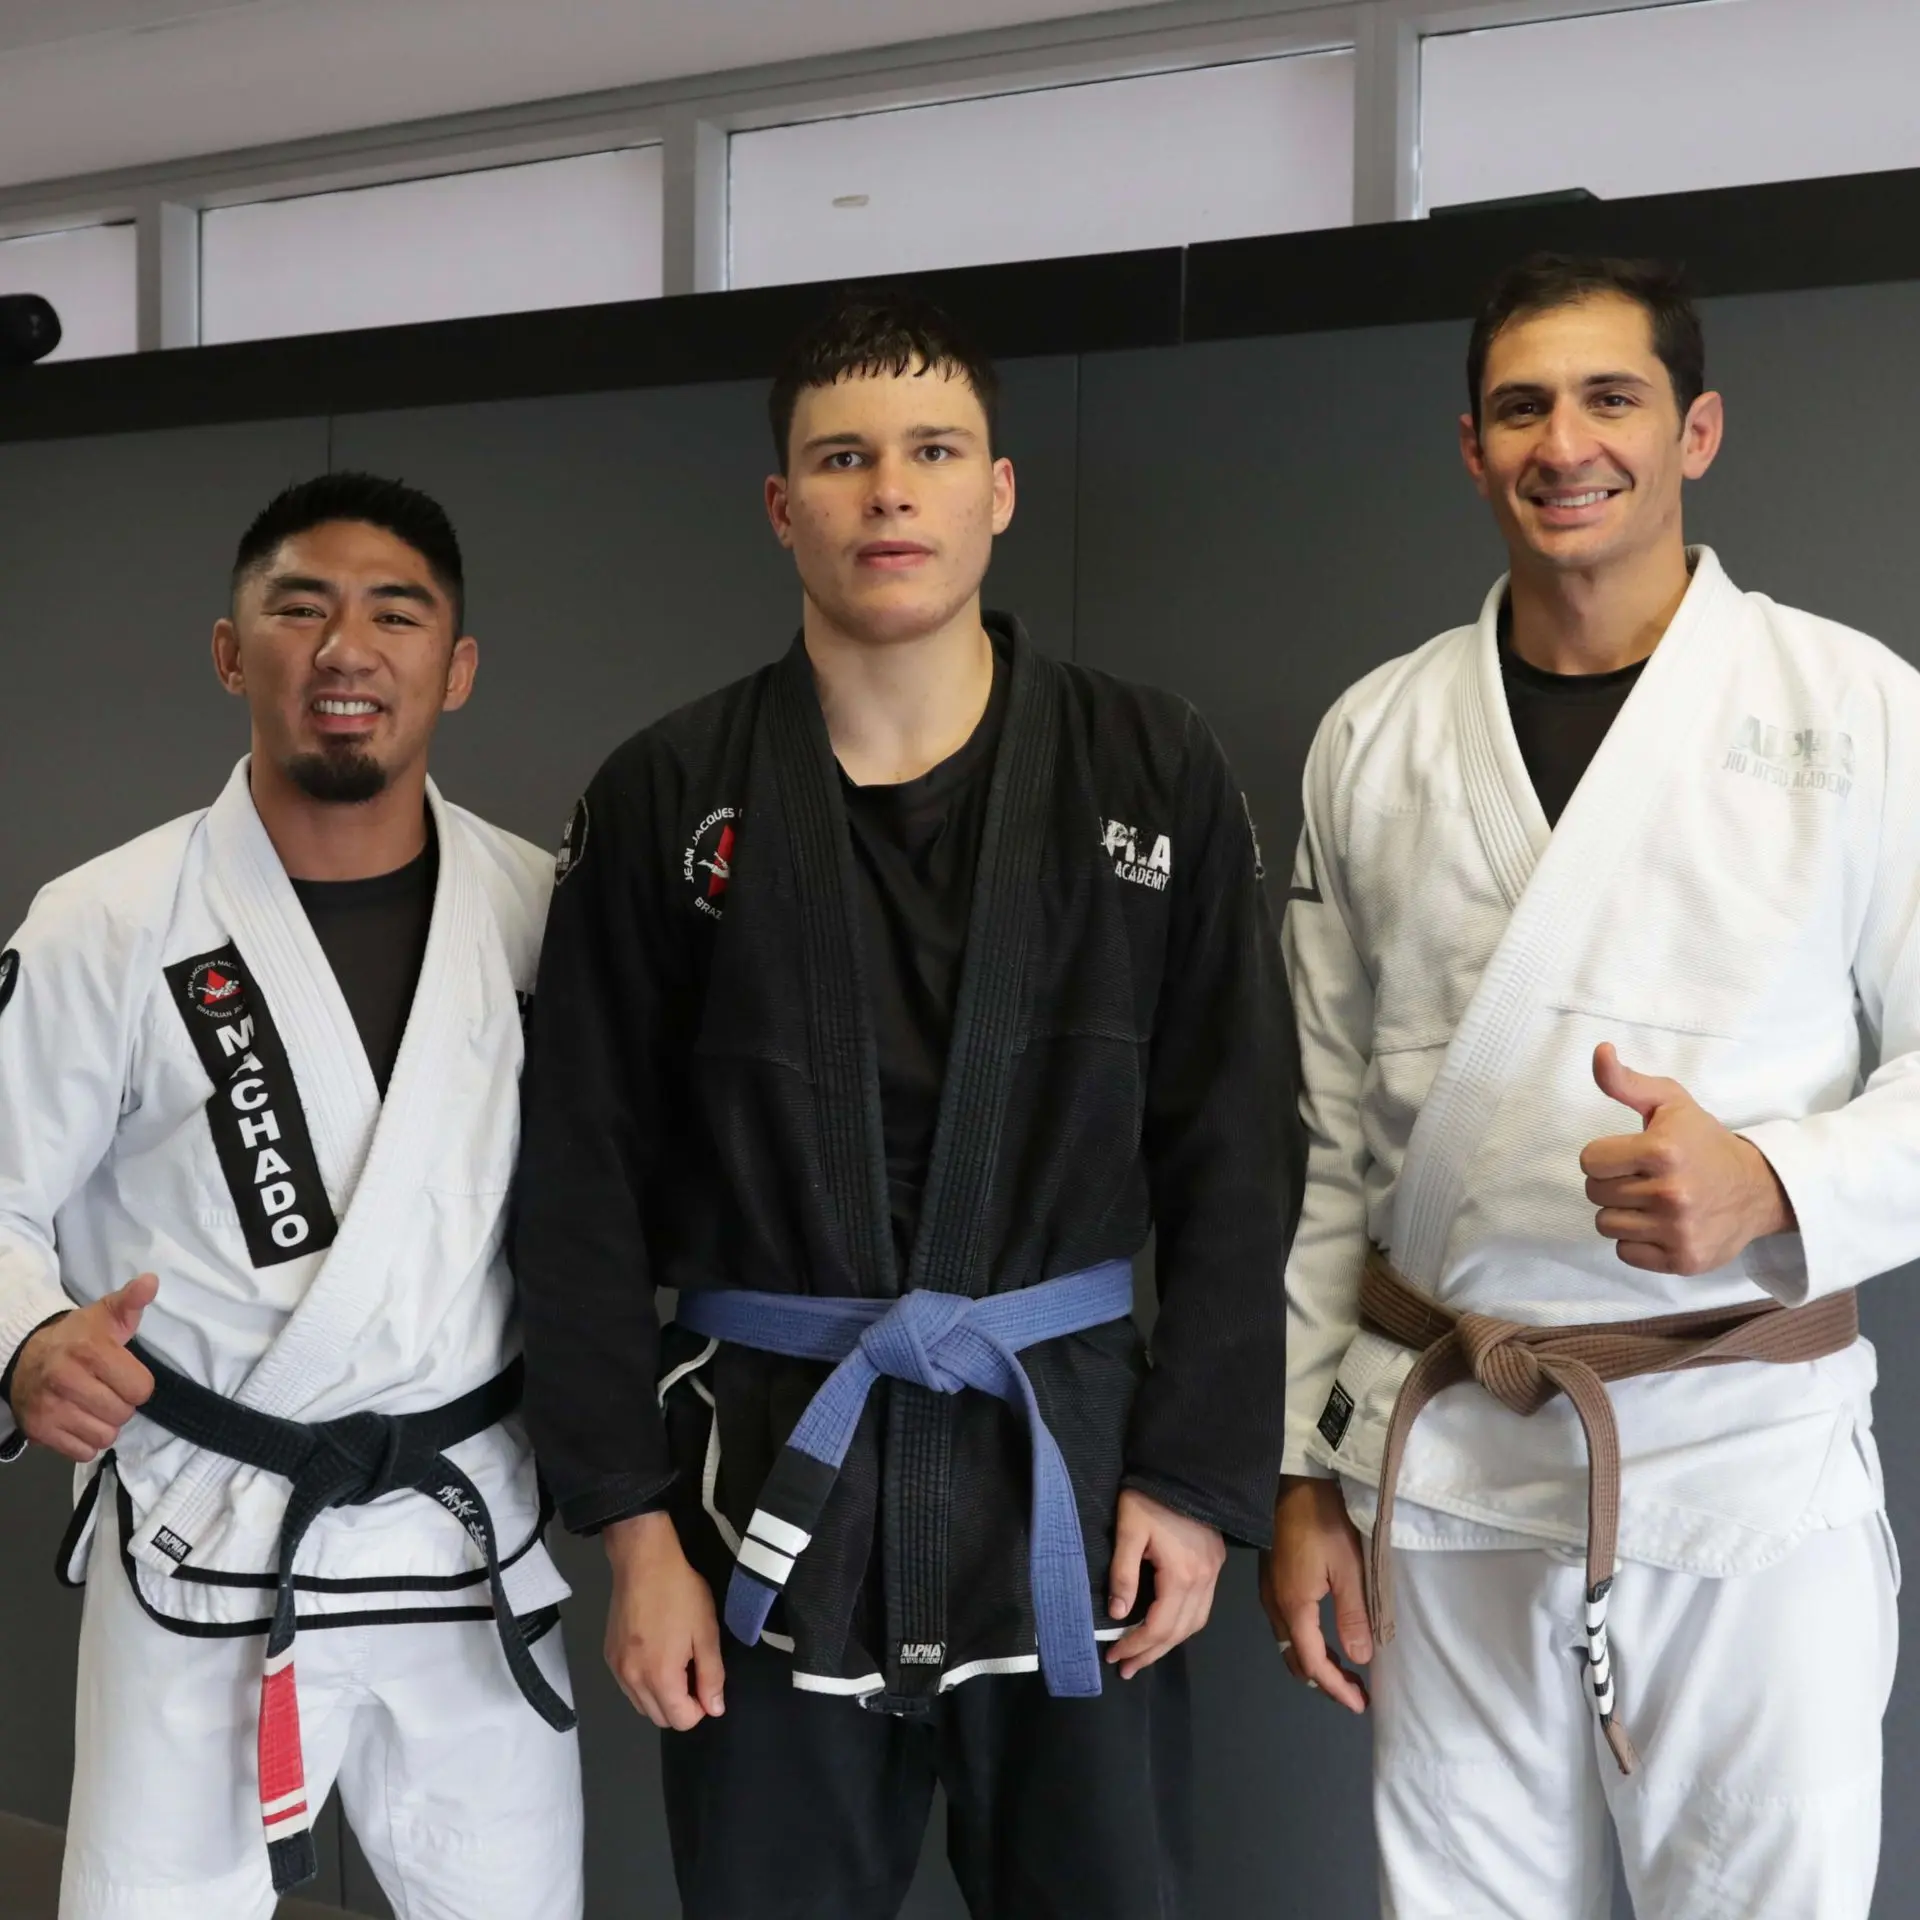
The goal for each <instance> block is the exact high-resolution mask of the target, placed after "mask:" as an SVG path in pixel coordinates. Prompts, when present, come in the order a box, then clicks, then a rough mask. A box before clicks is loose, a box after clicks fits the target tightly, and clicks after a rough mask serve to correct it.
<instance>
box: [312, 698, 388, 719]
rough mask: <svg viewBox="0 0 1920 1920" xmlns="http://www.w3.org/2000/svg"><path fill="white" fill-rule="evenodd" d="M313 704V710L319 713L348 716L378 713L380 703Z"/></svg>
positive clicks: (342, 701) (356, 701) (325, 702)
mask: <svg viewBox="0 0 1920 1920" xmlns="http://www.w3.org/2000/svg"><path fill="white" fill-rule="evenodd" d="M313 704H314V707H315V710H316V711H318V712H320V713H332V714H341V715H348V716H356V715H359V714H364V713H378V712H379V711H380V703H379V701H377V700H316V701H315V702H314V703H313Z"/></svg>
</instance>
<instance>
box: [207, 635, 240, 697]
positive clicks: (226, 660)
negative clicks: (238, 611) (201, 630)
mask: <svg viewBox="0 0 1920 1920" xmlns="http://www.w3.org/2000/svg"><path fill="white" fill-rule="evenodd" d="M213 670H214V673H215V674H216V675H217V676H218V678H219V681H220V684H221V685H222V686H223V687H225V688H226V690H227V691H228V692H229V693H231V694H237V695H244V694H245V693H246V691H247V679H246V675H245V674H243V673H242V672H241V671H240V629H239V628H238V627H236V626H235V625H234V624H233V622H232V621H231V620H229V619H226V618H225V617H224V616H223V617H222V618H221V619H218V620H216V621H215V622H214V623H213Z"/></svg>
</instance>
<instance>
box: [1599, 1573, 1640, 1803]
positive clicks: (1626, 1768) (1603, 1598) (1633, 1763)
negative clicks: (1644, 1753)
mask: <svg viewBox="0 0 1920 1920" xmlns="http://www.w3.org/2000/svg"><path fill="white" fill-rule="evenodd" d="M1612 1593H1613V1582H1612V1580H1610V1579H1608V1580H1602V1581H1601V1582H1600V1583H1599V1584H1598V1585H1597V1586H1595V1587H1593V1588H1592V1589H1591V1590H1590V1591H1589V1592H1588V1594H1587V1684H1588V1685H1589V1686H1590V1687H1591V1688H1592V1689H1593V1710H1594V1713H1595V1714H1596V1715H1597V1716H1598V1718H1599V1721H1600V1731H1601V1733H1602V1734H1604V1735H1605V1736H1606V1742H1607V1747H1608V1749H1609V1750H1610V1751H1611V1753H1612V1754H1613V1757H1614V1760H1615V1762H1616V1763H1617V1764H1618V1766H1619V1768H1620V1771H1621V1772H1622V1773H1625V1774H1631V1773H1634V1772H1636V1771H1638V1769H1639V1766H1640V1755H1639V1754H1638V1752H1637V1751H1636V1750H1635V1748H1634V1744H1633V1742H1632V1741H1631V1740H1630V1739H1628V1737H1627V1730H1626V1728H1625V1727H1623V1726H1622V1725H1621V1724H1620V1722H1619V1721H1618V1720H1617V1719H1615V1718H1614V1712H1613V1647H1612V1644H1611V1642H1610V1641H1609V1640H1608V1638H1607V1601H1608V1599H1609V1598H1610V1597H1611V1595H1612Z"/></svg>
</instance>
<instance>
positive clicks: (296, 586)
mask: <svg viewBox="0 0 1920 1920" xmlns="http://www.w3.org/2000/svg"><path fill="white" fill-rule="evenodd" d="M367 591H368V593H369V595H370V596H371V597H372V598H373V599H375V600H409V601H412V602H413V603H414V604H415V605H417V606H422V607H437V606H439V604H440V596H439V595H438V594H436V593H435V592H433V590H432V589H431V588H429V587H422V586H418V585H416V584H415V583H414V582H413V581H411V580H387V581H383V582H382V583H381V584H380V585H379V586H377V587H369V588H368V589H367ZM267 593H268V596H269V597H270V598H271V597H274V596H277V595H280V594H285V593H312V594H318V595H321V596H323V597H324V598H326V599H329V600H337V599H339V598H340V587H339V583H338V582H337V581H333V580H323V579H322V578H321V577H320V576H319V575H318V574H317V573H276V574H274V575H273V576H272V577H271V578H270V579H269V580H268V581H267Z"/></svg>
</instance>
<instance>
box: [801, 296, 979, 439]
mask: <svg viewBox="0 0 1920 1920" xmlns="http://www.w3.org/2000/svg"><path fill="white" fill-rule="evenodd" d="M927 372H933V373H944V374H947V375H949V376H951V375H954V374H958V375H960V377H961V378H962V379H964V380H965V381H966V383H967V385H968V386H970V387H971V388H972V389H973V391H974V397H975V398H976V399H977V400H978V401H979V402H980V405H981V407H982V409H983V410H984V411H985V413H986V416H987V437H988V440H989V443H991V441H992V439H993V436H994V433H995V432H996V430H997V428H998V424H999V413H1000V376H999V374H997V373H996V372H995V371H994V367H993V362H992V361H991V360H989V359H988V358H987V356H986V355H985V354H984V353H982V352H981V351H980V349H979V348H978V347H977V346H975V345H974V343H973V342H972V341H971V340H969V339H968V338H967V336H966V334H965V333H964V332H963V331H962V330H961V329H960V328H959V327H958V326H956V325H955V324H954V322H953V320H952V318H951V317H950V316H949V315H947V314H945V313H943V312H942V311H941V310H940V309H939V308H938V307H936V306H935V305H934V304H933V302H932V301H931V300H927V299H923V298H922V297H921V296H920V295H919V294H917V293H909V292H907V291H905V290H904V289H902V288H898V287H878V288H859V287H856V288H850V289H848V290H847V291H846V292H844V293H842V294H841V295H840V296H839V297H838V299H836V300H835V301H834V303H833V305H832V306H831V307H830V308H829V309H828V310H827V311H826V312H825V313H824V314H822V315H821V316H820V318H819V319H818V320H817V321H815V323H814V324H813V325H812V326H811V327H809V328H808V329H807V331H806V332H805V333H803V334H802V335H801V336H800V338H799V339H798V340H796V341H795V342H794V343H793V345H792V346H791V347H789V348H788V349H787V353H786V357H785V358H784V359H783V360H782V361H781V363H780V367H779V370H778V371H777V372H776V373H775V375H774V378H773V390H772V392H771V393H769V394H768V396H767V422H768V424H769V425H770V426H771V427H772V428H773V450H774V457H775V458H776V459H777V460H778V461H779V463H780V471H781V472H782V473H785V472H786V470H787V443H788V441H789V440H790V439H791V438H792V436H793V413H794V408H795V407H796V406H797V405H798V404H799V399H800V395H801V393H802V392H803V391H804V390H805V389H806V388H808V387H830V386H832V385H833V384H834V383H835V382H836V381H838V380H844V379H847V378H848V377H849V376H852V375H860V374H883V373H886V374H903V373H927Z"/></svg>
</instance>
